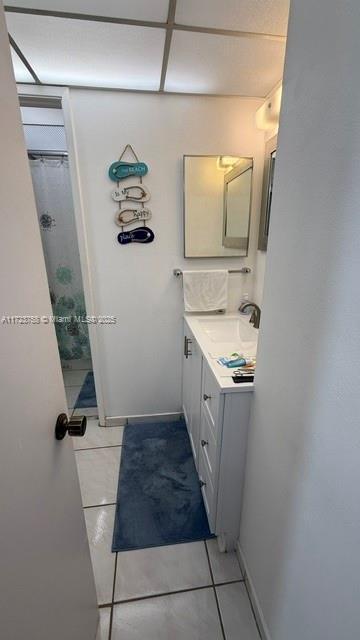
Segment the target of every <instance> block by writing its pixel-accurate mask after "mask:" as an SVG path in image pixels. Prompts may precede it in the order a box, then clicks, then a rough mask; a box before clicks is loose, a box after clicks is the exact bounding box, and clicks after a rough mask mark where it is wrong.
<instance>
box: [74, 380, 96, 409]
mask: <svg viewBox="0 0 360 640" xmlns="http://www.w3.org/2000/svg"><path fill="white" fill-rule="evenodd" d="M86 407H97V401H96V394H95V383H94V374H93V372H92V371H89V373H88V374H87V375H86V378H85V380H84V382H83V386H82V387H81V391H80V393H79V395H78V397H77V400H76V402H75V409H86Z"/></svg>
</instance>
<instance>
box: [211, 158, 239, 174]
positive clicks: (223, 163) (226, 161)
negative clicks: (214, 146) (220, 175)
mask: <svg viewBox="0 0 360 640" xmlns="http://www.w3.org/2000/svg"><path fill="white" fill-rule="evenodd" d="M239 160H240V158H238V157H237V156H218V159H217V168H218V169H220V170H221V171H228V170H229V169H232V168H233V167H234V166H235V165H236V164H237V163H238V162H239Z"/></svg>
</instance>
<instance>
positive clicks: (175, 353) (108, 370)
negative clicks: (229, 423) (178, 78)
mask: <svg viewBox="0 0 360 640" xmlns="http://www.w3.org/2000/svg"><path fill="white" fill-rule="evenodd" d="M70 103H71V109H72V119H73V125H74V131H75V136H76V147H77V152H78V158H79V163H80V166H79V174H80V181H81V188H82V195H83V203H84V212H85V218H86V225H87V227H88V233H89V246H90V247H91V250H90V260H91V261H93V265H94V270H95V277H94V281H93V287H94V292H95V299H96V300H97V302H96V307H97V309H96V312H97V313H99V314H106V315H107V314H110V315H116V316H117V319H118V322H117V325H116V326H107V327H101V328H98V333H99V355H100V360H101V362H100V366H101V373H102V387H103V392H104V405H105V414H106V415H107V416H127V415H143V414H148V413H163V412H173V411H179V410H180V406H181V402H180V396H181V360H182V356H181V352H182V339H181V322H182V320H181V318H182V313H183V311H182V310H183V306H182V297H181V296H182V290H181V280H177V279H175V278H174V276H173V273H172V271H173V269H174V268H175V267H180V268H183V269H184V268H202V267H203V268H208V267H209V268H218V267H219V266H222V267H225V268H227V267H229V268H238V267H240V266H241V265H244V264H246V265H250V266H251V267H253V266H254V261H255V253H256V246H257V232H258V213H259V210H260V195H261V180H262V168H263V140H264V135H263V132H261V131H259V130H257V129H256V127H255V117H254V116H255V111H256V109H257V108H258V107H259V105H260V104H261V101H259V100H248V99H245V100H244V99H234V98H204V97H188V96H184V97H182V96H156V95H144V94H140V95H139V94H125V93H111V92H100V91H80V90H71V91H70ZM126 143H131V144H132V145H133V146H134V148H135V151H136V152H137V154H138V155H139V157H140V159H141V160H143V161H145V162H146V163H147V164H148V165H149V167H150V171H149V174H148V175H147V176H146V179H145V180H144V182H145V183H146V185H147V186H148V187H149V189H150V192H151V201H150V202H149V207H150V209H151V210H152V212H153V219H152V220H151V224H150V226H151V228H152V229H153V230H154V232H155V236H156V238H155V242H153V243H152V244H150V245H147V246H141V245H140V246H136V245H129V246H120V245H119V244H118V243H117V240H116V236H117V233H118V232H119V230H120V229H119V228H118V227H117V226H116V225H115V223H114V216H115V212H116V205H115V203H113V202H112V200H111V197H110V192H111V190H112V188H113V186H114V184H112V183H111V181H110V180H109V178H108V176H107V170H108V167H109V165H110V163H111V162H112V161H114V160H116V159H117V158H118V157H119V155H120V153H121V151H122V149H123V147H124V146H125V144H126ZM184 154H204V155H206V154H221V155H239V156H251V157H254V198H253V219H252V225H251V239H250V254H249V257H248V258H227V259H222V258H221V259H217V260H216V259H202V260H185V259H184V258H183V210H182V198H183V194H182V180H183V177H182V158H183V155H184ZM230 278H231V284H230V296H229V299H230V309H234V310H235V309H236V308H237V306H238V304H239V301H240V298H241V294H242V290H243V291H249V292H250V293H251V291H252V276H244V275H235V276H230ZM243 287H244V289H243Z"/></svg>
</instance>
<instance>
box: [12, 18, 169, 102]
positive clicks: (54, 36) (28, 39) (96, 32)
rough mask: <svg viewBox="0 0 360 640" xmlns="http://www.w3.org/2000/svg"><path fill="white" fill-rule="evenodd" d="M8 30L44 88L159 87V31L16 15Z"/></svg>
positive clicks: (161, 39)
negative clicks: (44, 85) (81, 86)
mask: <svg viewBox="0 0 360 640" xmlns="http://www.w3.org/2000/svg"><path fill="white" fill-rule="evenodd" d="M7 25H8V30H9V32H10V33H11V35H12V36H13V38H14V40H15V41H16V43H17V45H18V46H19V47H20V49H21V51H22V52H23V54H24V55H25V57H26V59H27V60H28V61H29V63H30V64H31V66H32V67H33V68H34V69H35V70H36V73H37V75H38V76H39V78H40V80H41V82H43V83H45V84H46V83H50V84H69V85H90V86H94V87H117V88H125V89H150V90H157V89H158V88H159V82H160V76H161V65H162V56H163V49H164V40H165V30H164V29H154V28H146V27H134V26H128V25H126V26H125V25H119V24H112V23H111V24H109V23H104V22H98V23H95V22H88V21H83V20H68V19H64V18H52V17H45V16H33V15H24V14H15V13H8V14H7Z"/></svg>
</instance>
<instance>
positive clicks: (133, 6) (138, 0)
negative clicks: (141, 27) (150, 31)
mask: <svg viewBox="0 0 360 640" xmlns="http://www.w3.org/2000/svg"><path fill="white" fill-rule="evenodd" d="M4 4H6V5H7V6H10V7H24V8H26V9H42V10H44V9H45V10H46V11H66V12H70V13H88V14H91V15H101V16H107V17H111V18H127V19H130V20H151V21H155V22H166V19H167V12H168V4H169V3H168V0H151V1H149V0H131V1H129V0H101V2H99V0H6V1H5V3H4Z"/></svg>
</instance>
